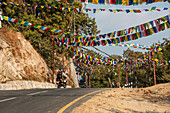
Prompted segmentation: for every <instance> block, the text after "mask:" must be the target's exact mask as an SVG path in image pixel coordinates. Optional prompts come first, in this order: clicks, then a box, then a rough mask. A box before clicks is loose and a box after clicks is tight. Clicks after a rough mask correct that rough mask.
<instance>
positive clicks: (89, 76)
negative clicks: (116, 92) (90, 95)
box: [89, 74, 91, 88]
mask: <svg viewBox="0 0 170 113" xmlns="http://www.w3.org/2000/svg"><path fill="white" fill-rule="evenodd" d="M89 88H91V85H90V74H89Z"/></svg>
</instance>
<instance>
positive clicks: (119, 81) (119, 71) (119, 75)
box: [119, 67, 120, 88]
mask: <svg viewBox="0 0 170 113" xmlns="http://www.w3.org/2000/svg"><path fill="white" fill-rule="evenodd" d="M119 88H120V67H119Z"/></svg>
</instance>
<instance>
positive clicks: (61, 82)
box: [56, 77, 67, 88]
mask: <svg viewBox="0 0 170 113" xmlns="http://www.w3.org/2000/svg"><path fill="white" fill-rule="evenodd" d="M56 84H57V85H58V88H60V87H62V86H63V87H64V88H66V86H67V80H66V77H63V78H62V79H60V80H59V81H56Z"/></svg>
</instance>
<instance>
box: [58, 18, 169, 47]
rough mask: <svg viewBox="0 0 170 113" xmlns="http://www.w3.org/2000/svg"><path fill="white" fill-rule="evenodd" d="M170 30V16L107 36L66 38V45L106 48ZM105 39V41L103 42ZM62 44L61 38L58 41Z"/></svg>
mask: <svg viewBox="0 0 170 113" xmlns="http://www.w3.org/2000/svg"><path fill="white" fill-rule="evenodd" d="M169 28H170V15H166V16H164V17H161V18H158V19H156V20H153V21H149V22H147V23H143V24H140V25H137V26H133V27H130V28H127V29H123V30H119V31H113V32H111V33H107V34H100V35H97V36H96V35H93V36H90V37H88V36H79V35H77V36H76V37H75V38H64V39H63V40H67V41H64V44H66V45H73V46H100V45H102V46H105V45H111V44H118V43H121V42H127V41H130V40H137V39H138V38H142V37H146V36H149V35H152V34H155V33H158V32H160V31H164V30H166V29H169ZM102 39H103V40H102ZM58 42H59V43H60V42H61V41H60V38H59V39H58Z"/></svg>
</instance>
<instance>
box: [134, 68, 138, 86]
mask: <svg viewBox="0 0 170 113" xmlns="http://www.w3.org/2000/svg"><path fill="white" fill-rule="evenodd" d="M134 74H135V80H136V88H138V87H137V83H138V82H137V73H136V71H135V72H134Z"/></svg>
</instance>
